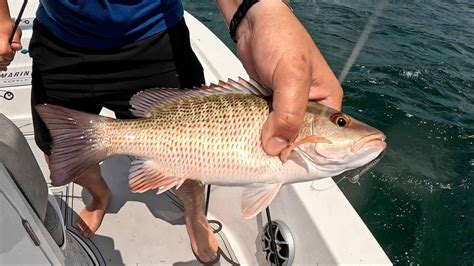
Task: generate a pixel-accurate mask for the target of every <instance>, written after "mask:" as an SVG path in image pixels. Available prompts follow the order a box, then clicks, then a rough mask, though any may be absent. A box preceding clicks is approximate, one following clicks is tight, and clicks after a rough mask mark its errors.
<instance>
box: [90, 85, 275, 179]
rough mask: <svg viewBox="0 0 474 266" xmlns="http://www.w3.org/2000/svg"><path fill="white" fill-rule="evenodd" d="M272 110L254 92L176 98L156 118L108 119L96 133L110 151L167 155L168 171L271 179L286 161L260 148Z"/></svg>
mask: <svg viewBox="0 0 474 266" xmlns="http://www.w3.org/2000/svg"><path fill="white" fill-rule="evenodd" d="M268 112H269V109H268V102H267V101H266V100H265V99H262V98H259V97H256V96H254V95H245V94H235V95H229V94H227V95H214V96H208V97H195V98H192V99H186V100H181V101H177V102H174V103H171V104H169V105H168V106H166V111H163V112H158V113H155V114H154V116H153V117H151V118H142V119H134V120H126V121H107V122H104V123H102V124H100V125H97V132H95V134H96V135H98V136H101V143H103V145H105V146H106V147H107V150H108V153H109V155H113V154H129V155H133V156H138V157H145V158H162V159H161V160H160V161H161V166H162V168H161V171H162V172H163V174H164V175H175V176H179V177H183V178H189V179H198V180H200V181H203V182H219V181H222V179H223V177H228V178H226V180H228V179H229V178H231V180H232V181H233V182H235V183H236V184H240V183H242V182H247V180H248V179H249V178H250V179H252V180H254V181H256V180H257V179H259V178H260V179H265V178H266V179H267V180H261V181H271V179H272V177H271V176H270V175H271V173H274V172H275V170H277V168H278V167H281V165H282V163H281V161H280V160H279V159H278V158H277V157H273V156H268V155H267V154H266V153H264V152H263V150H262V148H261V142H260V126H259V125H261V124H263V123H264V121H265V119H266V118H267V116H268ZM122 132H127V134H125V135H124V134H122ZM129 136H133V139H132V138H130V137H129ZM268 179H270V180H268ZM226 182H227V181H226Z"/></svg>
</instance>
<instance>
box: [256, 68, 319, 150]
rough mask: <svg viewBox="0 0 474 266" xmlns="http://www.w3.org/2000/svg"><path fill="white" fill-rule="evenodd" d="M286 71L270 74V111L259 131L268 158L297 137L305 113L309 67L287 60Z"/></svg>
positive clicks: (309, 80)
mask: <svg viewBox="0 0 474 266" xmlns="http://www.w3.org/2000/svg"><path fill="white" fill-rule="evenodd" d="M291 61H292V62H291V64H290V63H287V62H284V61H283V62H282V63H281V65H285V66H292V67H291V68H289V69H278V68H277V70H276V71H275V73H274V79H273V86H274V94H273V104H272V106H273V111H272V112H271V113H270V115H269V117H268V119H267V121H266V123H265V124H264V126H263V129H262V144H263V148H264V150H265V151H266V152H267V153H268V154H270V155H278V154H280V152H281V151H282V150H283V149H284V148H285V147H287V146H288V144H289V142H291V141H293V140H294V139H295V137H296V136H297V134H298V132H299V130H300V128H301V126H302V124H303V121H304V115H305V113H306V107H307V104H308V94H309V88H310V84H311V78H310V77H311V75H310V73H311V71H310V67H309V66H308V65H307V64H306V61H305V60H302V61H300V62H298V61H297V60H291Z"/></svg>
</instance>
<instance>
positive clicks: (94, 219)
mask: <svg viewBox="0 0 474 266" xmlns="http://www.w3.org/2000/svg"><path fill="white" fill-rule="evenodd" d="M110 197H111V193H110V190H109V189H108V188H107V187H106V190H105V191H104V192H103V193H102V194H101V196H100V198H99V197H95V198H94V197H92V201H91V202H90V203H89V204H87V206H86V207H85V208H84V209H83V210H82V211H81V213H80V214H79V217H77V227H78V229H79V232H80V233H81V235H82V236H83V237H87V238H89V237H91V236H92V235H93V234H94V233H95V232H96V231H97V229H99V226H100V224H101V223H102V218H104V214H105V209H106V208H107V205H109V202H110Z"/></svg>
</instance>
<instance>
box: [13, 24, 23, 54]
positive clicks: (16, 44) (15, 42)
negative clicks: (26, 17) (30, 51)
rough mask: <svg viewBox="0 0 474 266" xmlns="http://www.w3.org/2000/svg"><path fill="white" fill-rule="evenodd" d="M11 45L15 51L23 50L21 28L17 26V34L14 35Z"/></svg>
mask: <svg viewBox="0 0 474 266" xmlns="http://www.w3.org/2000/svg"><path fill="white" fill-rule="evenodd" d="M10 47H11V48H12V50H13V51H15V52H16V51H19V50H21V48H22V46H21V29H20V28H17V29H16V32H15V35H14V36H13V39H12V42H11V45H10Z"/></svg>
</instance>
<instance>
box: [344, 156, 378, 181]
mask: <svg viewBox="0 0 474 266" xmlns="http://www.w3.org/2000/svg"><path fill="white" fill-rule="evenodd" d="M384 155H385V150H383V151H382V152H381V153H380V154H379V155H378V156H377V157H376V158H375V159H373V160H372V161H370V162H368V163H367V164H365V165H363V166H360V167H357V168H355V169H351V170H347V171H345V172H343V173H342V174H339V175H338V177H342V179H344V178H347V180H349V182H351V183H353V184H356V183H359V180H360V177H361V176H362V175H364V174H365V173H367V172H368V171H369V170H370V169H372V168H373V167H374V166H375V165H376V164H377V163H378V162H380V160H381V159H382V157H383V156H384Z"/></svg>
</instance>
